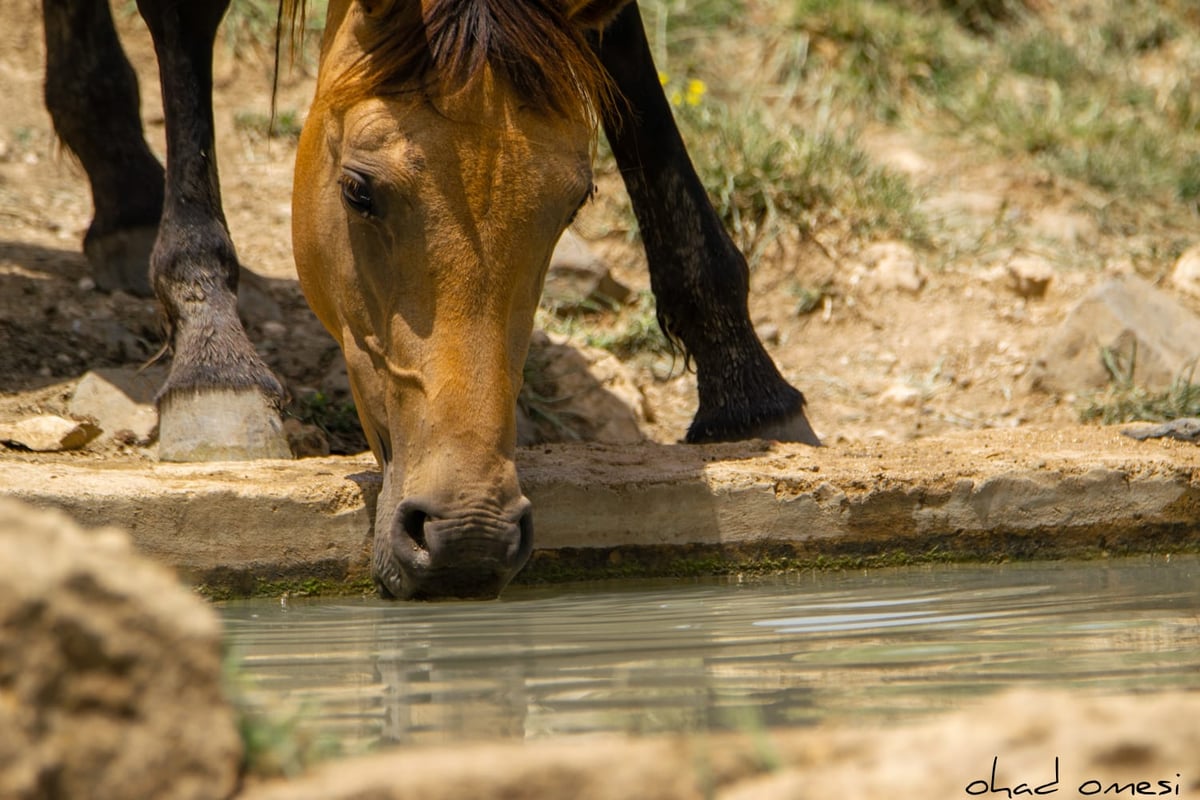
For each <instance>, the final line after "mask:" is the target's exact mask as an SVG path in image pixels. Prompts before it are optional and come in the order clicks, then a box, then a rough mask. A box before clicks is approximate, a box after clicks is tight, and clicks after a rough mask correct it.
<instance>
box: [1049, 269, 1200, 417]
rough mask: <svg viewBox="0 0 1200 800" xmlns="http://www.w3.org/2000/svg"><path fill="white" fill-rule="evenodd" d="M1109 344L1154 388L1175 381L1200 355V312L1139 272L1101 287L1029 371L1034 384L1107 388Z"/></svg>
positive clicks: (1060, 389)
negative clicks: (1191, 308)
mask: <svg viewBox="0 0 1200 800" xmlns="http://www.w3.org/2000/svg"><path fill="white" fill-rule="evenodd" d="M1105 349H1107V350H1109V351H1111V352H1113V353H1114V354H1116V356H1117V358H1118V359H1120V360H1121V361H1122V362H1123V363H1124V364H1126V365H1130V364H1131V365H1132V376H1133V381H1134V383H1135V384H1137V385H1138V386H1142V387H1144V388H1146V389H1147V390H1150V391H1160V390H1163V389H1166V388H1168V387H1170V385H1171V383H1172V381H1174V380H1175V379H1176V378H1177V377H1178V376H1179V375H1180V374H1181V373H1183V371H1184V370H1186V369H1188V368H1189V366H1191V365H1192V364H1194V363H1195V361H1196V359H1197V358H1200V316H1197V315H1196V314H1195V313H1193V312H1192V311H1190V310H1188V309H1187V308H1186V307H1185V306H1184V305H1183V304H1182V303H1180V302H1179V301H1178V300H1177V299H1176V298H1174V297H1172V296H1171V295H1170V294H1168V293H1167V292H1164V291H1162V290H1160V289H1156V288H1155V287H1153V286H1151V285H1150V284H1149V283H1147V282H1146V281H1144V280H1142V279H1141V278H1138V277H1136V276H1125V277H1121V278H1116V279H1114V280H1111V281H1109V282H1107V283H1105V284H1103V285H1102V286H1099V287H1097V288H1096V289H1095V290H1093V291H1092V292H1091V293H1090V294H1088V295H1087V296H1086V297H1084V298H1083V299H1082V300H1081V301H1080V302H1079V304H1078V305H1076V306H1075V308H1073V309H1072V310H1071V312H1070V313H1069V314H1068V315H1067V319H1066V320H1065V321H1064V322H1063V323H1062V325H1061V326H1060V327H1059V328H1058V330H1056V331H1055V332H1054V333H1053V334H1052V335H1051V336H1050V340H1049V342H1048V344H1047V345H1046V348H1045V349H1044V350H1043V351H1042V353H1041V354H1040V355H1039V356H1038V357H1037V359H1036V360H1035V361H1034V363H1033V365H1032V367H1031V369H1030V371H1029V381H1030V386H1031V387H1032V388H1036V389H1042V390H1045V391H1050V392H1056V393H1060V394H1067V393H1071V392H1085V391H1095V390H1099V389H1103V388H1104V387H1105V386H1107V385H1108V383H1109V380H1110V375H1109V372H1108V370H1107V369H1106V367H1105V365H1104V361H1103V357H1102V351H1104V350H1105Z"/></svg>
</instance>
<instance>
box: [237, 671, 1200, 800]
mask: <svg viewBox="0 0 1200 800" xmlns="http://www.w3.org/2000/svg"><path fill="white" fill-rule="evenodd" d="M1198 713H1200V697H1198V696H1197V695H1196V694H1195V693H1188V692H1174V693H1171V694H1165V695H1155V694H1154V693H1143V694H1134V695H1130V696H1125V697H1109V696H1096V695H1088V694H1085V693H1082V692H1077V693H1068V692H1034V691H1015V692H1008V693H1004V694H1000V695H998V696H996V697H993V698H990V699H988V700H987V701H986V702H984V703H981V704H977V705H974V706H972V707H970V708H966V709H964V710H962V711H960V712H957V713H953V714H949V715H944V716H938V717H934V718H931V719H929V720H928V721H924V722H922V723H919V724H914V725H907V726H903V727H900V726H891V725H887V726H882V727H879V728H876V729H871V728H868V727H866V726H863V725H858V726H848V725H847V726H840V727H839V726H821V727H820V728H817V729H807V730H805V729H797V730H779V731H766V730H750V731H746V732H743V733H741V734H707V735H694V734H693V735H677V736H651V737H641V738H636V737H617V736H607V737H588V738H575V739H565V740H559V741H542V742H504V743H497V744H475V745H464V744H461V743H457V744H454V745H452V746H445V747H430V748H422V749H418V750H407V751H406V750H400V751H395V752H390V753H380V754H377V755H373V756H367V757H362V758H357V759H354V760H350V761H343V762H334V763H330V764H327V765H324V766H322V767H320V768H318V769H317V770H315V771H314V772H313V773H311V774H309V775H306V776H303V777H300V778H297V779H295V780H291V781H284V780H279V781H272V782H269V783H263V784H259V785H257V786H255V787H252V788H251V789H250V790H249V791H248V792H246V793H245V794H244V795H243V796H242V797H241V800H342V799H343V798H344V799H345V800H351V798H372V800H500V798H503V799H504V800H626V798H638V799H639V800H701V798H716V800H796V799H797V798H834V797H846V798H854V799H855V800H894V798H909V797H913V798H958V797H961V798H965V797H970V796H980V795H984V796H989V797H1013V796H1017V797H1023V796H1026V795H1028V796H1034V794H1035V792H1034V789H1035V788H1037V787H1042V792H1040V793H1039V794H1041V795H1052V796H1057V797H1067V798H1076V797H1081V796H1091V795H1096V796H1103V797H1131V796H1135V795H1143V796H1144V795H1150V794H1155V795H1157V794H1160V793H1161V794H1169V795H1171V796H1172V797H1174V796H1180V797H1191V796H1193V793H1194V792H1195V790H1196V788H1197V787H1198V786H1200V781H1198V780H1197V778H1196V775H1195V769H1194V764H1195V754H1196V752H1197V748H1200V725H1197V724H1196V722H1195V719H1196V716H1195V715H1196V714H1198ZM993 764H995V776H994V778H995V780H994V783H993V784H992V785H994V786H995V787H996V788H995V789H994V790H990V791H989V783H991V779H992V777H993V776H992V768H993ZM1139 785H1140V787H1141V791H1140V792H1138V791H1136V789H1137V788H1138V787H1139ZM1022 786H1024V787H1025V788H1023V789H1022V788H1021V787H1022ZM1113 787H1117V788H1113ZM1121 787H1124V788H1123V789H1122V788H1121ZM1129 787H1133V788H1129Z"/></svg>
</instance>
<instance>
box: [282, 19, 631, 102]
mask: <svg viewBox="0 0 1200 800" xmlns="http://www.w3.org/2000/svg"><path fill="white" fill-rule="evenodd" d="M303 6H304V3H303V1H302V0H281V9H282V12H281V13H282V17H281V19H284V20H286V21H287V23H288V25H289V26H292V27H294V25H295V20H296V18H297V14H298V13H299V14H302V13H303V12H302V9H303ZM297 9H300V10H299V11H298V10H297ZM418 9H419V10H418ZM280 27H281V28H283V24H281V26H280ZM359 41H360V43H361V45H362V51H363V52H362V55H361V57H360V58H359V59H358V61H357V62H356V63H355V65H354V67H352V68H351V69H349V70H347V71H346V72H345V73H344V74H343V75H341V76H340V77H339V79H338V80H337V81H335V82H334V84H333V85H332V86H331V87H330V89H329V91H328V93H327V96H326V97H325V98H324V101H326V102H330V103H332V104H334V105H348V104H349V103H352V102H355V101H358V100H362V99H365V98H367V97H371V96H378V95H395V94H402V93H407V92H414V91H418V92H424V93H426V94H427V95H431V96H436V95H442V94H446V93H449V92H453V91H455V90H457V89H461V88H464V87H466V86H468V85H470V84H471V83H472V82H473V81H475V80H476V79H477V78H478V77H479V75H480V74H481V73H482V72H483V71H484V69H485V68H490V69H491V71H492V72H493V73H494V74H495V75H496V76H498V77H500V78H502V79H503V80H505V81H506V82H507V83H508V84H509V85H510V86H511V87H512V88H513V90H514V91H516V92H517V93H518V94H519V95H520V97H521V100H522V102H523V103H524V104H526V105H529V106H532V107H534V108H536V109H539V110H545V111H553V112H557V113H559V114H563V115H565V116H567V117H569V118H572V119H578V120H585V121H589V122H591V123H593V124H595V123H596V122H597V121H598V120H599V118H600V115H602V114H603V113H605V112H606V111H607V110H608V107H609V105H610V104H611V102H612V95H611V88H610V84H609V79H608V76H607V73H606V72H605V71H604V68H603V67H602V66H601V65H600V62H599V59H598V58H597V57H596V55H595V54H594V53H593V51H592V49H591V47H589V46H588V43H587V40H586V39H585V38H584V35H583V33H582V32H581V31H580V30H579V29H578V28H577V27H576V26H574V25H573V24H572V23H571V22H570V21H569V20H568V19H567V18H566V13H565V10H564V7H563V4H562V3H561V2H560V0H407V2H406V1H405V0H399V2H383V3H376V5H375V11H374V13H373V14H371V15H369V18H368V22H367V24H366V25H365V26H364V35H363V36H361V37H360V38H359Z"/></svg>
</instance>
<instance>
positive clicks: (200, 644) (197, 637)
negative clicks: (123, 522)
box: [0, 499, 241, 800]
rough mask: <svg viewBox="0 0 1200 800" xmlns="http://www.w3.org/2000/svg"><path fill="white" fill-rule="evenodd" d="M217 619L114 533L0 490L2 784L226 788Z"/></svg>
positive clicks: (21, 791)
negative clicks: (81, 524)
mask: <svg viewBox="0 0 1200 800" xmlns="http://www.w3.org/2000/svg"><path fill="white" fill-rule="evenodd" d="M240 759H241V744H240V739H239V736H238V731H237V727H236V724H235V721H234V715H233V712H232V710H231V708H230V706H229V705H228V704H227V703H226V702H225V698H224V696H223V693H222V689H221V645H220V626H219V623H218V620H217V617H216V615H215V614H214V613H213V612H212V610H211V609H209V608H208V607H207V606H206V605H205V604H204V603H203V602H202V601H201V600H199V599H198V598H196V597H195V596H193V595H192V594H191V593H190V592H188V591H186V590H184V589H183V588H182V587H181V586H180V585H179V584H178V582H177V581H176V580H175V578H174V577H173V576H172V575H171V573H170V572H168V571H167V570H165V569H163V568H162V567H159V566H157V565H154V564H152V563H150V562H149V561H146V560H145V559H143V558H142V557H140V556H138V555H136V554H135V553H134V552H133V549H132V547H131V545H130V542H129V539H128V537H127V536H126V535H125V534H124V533H120V532H118V531H115V530H111V529H109V530H98V531H84V530H81V529H80V528H78V527H77V526H76V525H75V524H73V523H72V522H71V521H70V520H68V519H67V517H65V516H64V515H62V514H60V513H57V512H44V511H34V510H33V509H31V508H30V507H28V506H24V505H20V504H17V503H15V502H14V501H11V500H7V499H0V797H3V798H5V800H34V798H38V799H39V800H40V799H41V798H47V799H50V798H62V799H63V800H77V799H78V798H88V800H109V799H110V798H111V800H130V798H156V799H158V798H164V799H165V798H169V799H170V800H176V799H178V800H208V799H209V798H212V799H213V800H217V799H218V798H227V797H229V796H230V795H231V794H232V792H233V790H234V787H235V785H236V781H237V773H238V768H239V763H240Z"/></svg>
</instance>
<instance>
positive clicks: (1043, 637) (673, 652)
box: [222, 558, 1200, 748]
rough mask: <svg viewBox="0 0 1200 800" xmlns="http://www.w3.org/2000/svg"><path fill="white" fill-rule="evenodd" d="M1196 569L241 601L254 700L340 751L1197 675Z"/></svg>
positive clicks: (1199, 593) (875, 707)
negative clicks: (285, 705) (489, 598)
mask: <svg viewBox="0 0 1200 800" xmlns="http://www.w3.org/2000/svg"><path fill="white" fill-rule="evenodd" d="M1198 576H1200V560H1198V559H1196V558H1175V559H1172V560H1170V561H1169V562H1167V561H1165V560H1163V559H1158V560H1136V561H1128V562H1103V563H1087V564H1045V565H1032V566H1004V567H944V568H920V569H906V570H888V571H883V572H869V573H860V574H847V573H838V574H806V575H791V576H784V577H779V578H771V579H763V580H753V581H745V582H741V583H737V582H730V581H696V582H687V583H682V584H681V583H678V582H675V583H662V582H638V583H631V584H624V585H615V584H606V585H593V586H588V587H584V588H580V587H552V588H549V589H536V590H534V589H521V588H517V589H515V590H513V591H510V592H509V594H508V595H507V596H506V597H505V599H504V600H502V601H499V602H494V603H441V604H433V605H417V604H391V603H383V602H380V601H375V600H356V601H345V600H340V601H326V602H311V603H306V602H297V601H292V602H291V603H289V604H287V605H286V606H281V604H280V603H279V601H255V602H239V603H230V604H227V605H225V606H224V607H223V608H222V613H223V615H224V617H225V620H226V627H227V630H228V637H229V640H230V643H231V645H232V647H233V648H234V650H235V652H236V653H238V654H239V655H240V656H241V659H242V663H243V671H244V672H245V673H246V674H247V676H248V677H249V678H250V679H251V680H252V681H253V684H254V686H255V687H256V689H255V693H254V697H256V698H257V699H258V701H259V702H262V703H264V704H271V705H276V704H278V703H280V702H281V701H285V702H291V703H296V704H299V705H301V706H303V707H305V708H306V709H307V711H308V713H309V719H310V720H311V724H313V725H315V726H317V727H318V728H319V729H320V730H322V731H324V732H327V733H330V734H332V735H334V736H336V737H337V738H338V739H340V740H342V741H343V742H344V743H346V744H348V745H349V746H350V747H352V748H353V747H372V746H375V745H378V744H381V743H398V742H404V743H407V742H414V741H443V740H448V739H462V738H472V739H481V738H521V737H539V736H546V735H551V734H565V733H583V732H592V731H609V730H625V731H646V732H649V731H663V730H697V729H712V728H726V727H737V726H746V725H760V724H766V725H800V724H811V723H813V722H816V721H819V720H821V719H825V718H829V717H844V718H849V719H851V720H878V719H880V718H882V719H894V718H897V717H899V716H904V715H908V714H912V713H920V712H926V711H932V710H939V709H946V708H950V707H953V706H954V705H956V704H958V703H960V702H962V700H963V698H965V697H970V696H973V695H977V694H980V693H984V692H990V691H993V690H995V689H997V688H1000V687H1004V686H1009V685H1013V684H1034V685H1056V686H1063V685H1066V686H1075V687H1080V688H1087V689H1093V690H1100V691H1112V692H1118V691H1128V690H1147V689H1154V688H1159V687H1166V686H1193V687H1194V686H1197V685H1198V683H1197V679H1196V677H1195V676H1196V675H1197V674H1200V670H1198V668H1200V647H1198V645H1200V583H1198V581H1197V578H1198Z"/></svg>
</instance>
